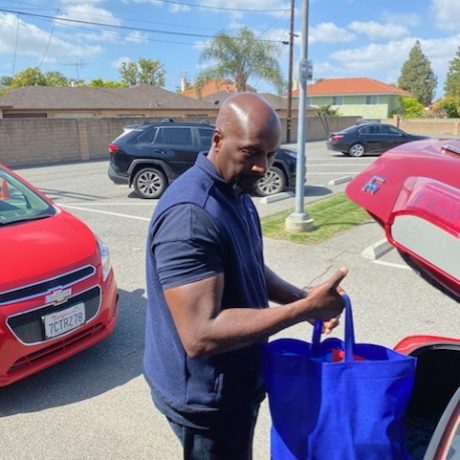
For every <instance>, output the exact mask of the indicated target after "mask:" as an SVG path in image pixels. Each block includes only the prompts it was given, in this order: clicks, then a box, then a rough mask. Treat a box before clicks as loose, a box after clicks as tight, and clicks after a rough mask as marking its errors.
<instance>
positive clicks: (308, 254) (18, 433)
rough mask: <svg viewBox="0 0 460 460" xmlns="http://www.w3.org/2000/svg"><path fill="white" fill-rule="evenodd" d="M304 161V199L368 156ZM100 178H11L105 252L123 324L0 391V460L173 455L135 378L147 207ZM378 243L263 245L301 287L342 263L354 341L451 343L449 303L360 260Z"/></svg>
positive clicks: (263, 421) (454, 327)
mask: <svg viewBox="0 0 460 460" xmlns="http://www.w3.org/2000/svg"><path fill="white" fill-rule="evenodd" d="M307 154H308V162H307V171H308V172H307V178H308V186H307V188H306V191H307V192H308V193H307V194H309V195H308V199H311V198H312V197H314V196H318V195H324V194H328V193H331V192H333V191H334V189H333V187H331V186H330V185H328V184H329V181H330V180H331V179H334V178H338V177H341V176H344V175H350V174H351V175H354V174H356V173H357V172H359V171H360V170H361V169H362V168H363V167H364V166H365V165H366V164H368V163H369V162H371V161H373V159H374V158H367V157H365V158H360V159H354V158H347V157H342V156H338V155H337V156H336V155H333V154H331V153H329V152H327V151H326V150H325V148H324V143H322V142H321V143H320V142H316V143H309V144H307ZM106 170H107V162H105V161H99V162H91V163H78V164H71V165H56V166H48V167H37V168H27V169H21V170H18V172H19V173H20V174H21V175H23V176H24V177H25V178H27V179H28V180H30V181H31V182H32V183H33V184H34V185H36V186H37V187H39V188H41V189H42V190H44V191H45V192H46V193H47V194H48V195H49V196H51V197H52V198H53V199H55V200H56V201H57V203H59V204H60V205H62V206H63V207H65V208H66V209H68V210H69V211H71V212H72V213H74V214H75V215H77V216H78V217H80V218H81V219H82V220H84V221H85V222H87V223H88V225H90V226H91V228H92V229H93V230H94V231H95V233H96V234H97V235H98V236H100V237H101V238H102V239H103V240H104V241H105V242H106V243H107V244H108V246H109V247H110V250H111V256H112V261H113V266H114V270H115V274H116V278H117V282H118V287H119V293H120V301H119V305H120V319H119V324H118V326H117V329H116V331H115V333H114V334H113V335H112V336H111V337H110V338H108V339H107V340H106V341H104V342H102V343H100V344H98V345H96V346H95V347H93V348H91V349H89V350H86V351H84V352H82V353H80V354H79V355H77V356H75V357H73V358H71V359H69V360H67V361H66V362H64V363H61V364H59V365H57V366H55V367H53V368H51V369H48V370H46V371H43V372H41V373H39V374H37V375H35V376H32V377H30V378H28V379H26V380H23V381H21V382H18V383H16V384H14V385H12V386H10V387H6V388H2V389H0V439H1V444H0V445H1V449H0V459H1V460H10V459H14V460H26V459H27V460H29V459H30V460H32V459H33V460H42V459H43V460H58V459H59V460H62V459H65V460H77V459H78V460H82V459H95V460H100V459H103V458H111V459H114V460H118V459H120V460H126V459H133V460H144V459H145V460H147V459H158V460H170V459H171V460H176V459H179V458H181V454H180V449H179V445H178V443H177V441H176V439H175V437H174V435H173V434H172V432H171V430H170V429H169V427H168V425H167V423H166V422H165V420H164V419H163V417H162V416H161V414H159V413H158V412H157V411H156V410H155V409H154V408H153V406H152V404H151V401H150V395H149V390H148V388H147V385H146V383H145V381H144V378H143V376H142V353H143V336H144V314H145V305H146V295H145V288H144V286H145V282H144V254H145V240H146V229H147V224H148V220H149V217H150V214H151V212H152V210H153V208H154V206H155V202H154V201H144V200H140V199H138V198H136V197H135V196H134V195H133V194H132V193H130V191H129V189H128V187H126V186H115V185H113V184H112V183H111V182H110V181H109V180H108V178H107V175H106ZM315 194H316V195H315ZM256 204H257V206H258V208H259V209H260V210H261V213H267V212H268V211H267V207H270V206H272V205H263V204H261V202H260V200H259V199H256ZM382 237H383V235H382V231H381V230H380V229H379V228H378V226H377V225H376V224H373V223H371V224H368V225H363V226H361V227H359V228H357V229H355V230H353V231H350V232H348V233H345V234H342V235H338V236H336V237H335V238H332V239H331V240H329V241H326V242H324V243H323V244H321V245H315V246H300V245H296V244H293V243H287V242H284V241H276V240H269V239H267V240H266V241H265V247H266V259H267V262H268V264H269V265H270V266H272V268H274V269H275V270H276V271H278V272H279V273H280V274H281V275H282V276H284V277H286V278H287V279H289V280H291V281H292V282H294V283H296V284H298V285H299V286H307V285H312V284H315V283H317V282H318V281H319V280H320V279H321V278H322V277H324V276H325V275H327V274H329V273H330V272H331V271H332V270H334V269H335V268H336V267H338V266H339V265H342V264H344V263H346V264H347V265H348V266H349V268H350V275H349V276H348V278H347V280H346V283H345V288H346V289H347V291H348V292H349V293H350V295H351V297H352V299H353V300H354V305H355V322H356V326H357V336H358V339H359V340H360V341H373V342H376V343H382V344H385V345H388V346H392V345H394V344H395V343H396V342H397V341H398V340H399V339H401V338H402V337H404V336H405V335H408V334H410V333H425V334H429V333H431V334H439V335H445V336H449V335H451V336H455V335H458V321H457V323H456V320H455V318H457V320H458V306H457V305H454V302H453V301H451V300H449V299H446V298H445V297H444V296H442V295H441V294H439V293H437V292H435V291H434V290H433V289H431V288H430V287H429V286H428V285H426V284H425V283H424V282H423V281H422V280H420V279H419V278H418V277H417V276H416V275H415V274H414V273H413V272H411V271H410V270H408V269H407V267H406V266H405V265H404V264H403V263H402V261H401V260H400V259H399V257H398V256H397V254H396V253H394V252H390V253H389V254H387V255H386V256H384V257H383V258H382V259H381V260H378V261H374V262H372V261H369V260H367V259H364V258H363V257H362V256H361V252H362V251H363V249H365V248H366V247H367V246H368V245H370V244H372V243H373V242H375V241H376V240H378V239H380V238H382ZM309 333H310V332H309V329H308V328H307V327H305V326H304V325H303V324H302V325H297V326H295V327H293V328H290V329H289V330H287V331H284V332H283V334H281V335H284V336H294V337H299V338H303V339H309ZM254 452H255V454H254V458H255V460H263V459H268V458H269V415H268V410H267V406H266V404H264V405H263V406H262V409H261V413H260V420H259V423H258V425H257V429H256V438H255V449H254Z"/></svg>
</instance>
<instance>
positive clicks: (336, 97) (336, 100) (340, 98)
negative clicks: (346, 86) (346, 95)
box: [332, 96, 343, 105]
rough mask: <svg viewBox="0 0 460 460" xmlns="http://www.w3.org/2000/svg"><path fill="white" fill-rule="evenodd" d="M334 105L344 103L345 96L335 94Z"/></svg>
mask: <svg viewBox="0 0 460 460" xmlns="http://www.w3.org/2000/svg"><path fill="white" fill-rule="evenodd" d="M332 105H343V96H333V97H332Z"/></svg>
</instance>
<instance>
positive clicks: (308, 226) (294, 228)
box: [285, 0, 315, 232]
mask: <svg viewBox="0 0 460 460" xmlns="http://www.w3.org/2000/svg"><path fill="white" fill-rule="evenodd" d="M308 1H309V0H304V3H303V12H302V38H301V40H302V46H301V54H302V56H301V59H300V62H299V79H300V84H299V118H298V130H297V133H298V134H297V171H296V176H297V179H296V190H295V212H294V213H292V214H291V215H290V216H289V217H288V218H287V219H286V223H285V228H286V230H287V231H289V232H307V231H310V230H312V229H313V228H314V226H315V224H314V222H313V219H312V218H311V217H310V216H309V215H308V214H307V213H305V209H304V192H305V190H304V187H305V177H306V161H305V160H306V158H305V157H306V151H305V142H306V116H305V115H306V110H305V107H306V102H307V81H308Z"/></svg>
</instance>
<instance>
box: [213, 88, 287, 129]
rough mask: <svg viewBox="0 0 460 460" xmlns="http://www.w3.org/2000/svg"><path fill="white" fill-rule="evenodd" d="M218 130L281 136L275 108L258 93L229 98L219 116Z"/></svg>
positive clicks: (237, 94) (236, 95)
mask: <svg viewBox="0 0 460 460" xmlns="http://www.w3.org/2000/svg"><path fill="white" fill-rule="evenodd" d="M216 128H217V129H219V130H221V132H222V133H226V132H227V133H228V132H229V131H231V132H232V133H233V134H236V135H245V134H247V133H250V132H251V133H252V132H254V130H255V131H256V132H260V131H266V132H267V133H270V134H271V135H275V136H280V135H281V124H280V120H279V118H278V115H277V114H276V112H275V111H274V109H273V107H272V106H271V105H270V104H269V103H268V102H267V101H266V100H265V99H264V98H263V97H261V96H259V95H258V94H256V93H247V92H246V93H236V94H234V95H232V96H230V97H229V98H227V99H226V100H225V101H224V102H223V104H222V106H221V108H220V110H219V113H218V115H217V119H216Z"/></svg>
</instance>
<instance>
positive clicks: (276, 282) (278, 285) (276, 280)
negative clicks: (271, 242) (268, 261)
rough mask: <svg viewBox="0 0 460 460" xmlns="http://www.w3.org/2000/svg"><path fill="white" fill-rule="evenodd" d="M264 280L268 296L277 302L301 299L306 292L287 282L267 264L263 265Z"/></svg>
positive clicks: (282, 302)
mask: <svg viewBox="0 0 460 460" xmlns="http://www.w3.org/2000/svg"><path fill="white" fill-rule="evenodd" d="M265 281H266V283H267V291H268V298H269V299H270V300H272V301H273V302H276V303H279V304H286V303H290V302H294V301H296V300H299V299H303V298H304V297H306V296H307V292H306V291H304V290H303V289H299V288H298V287H296V286H294V285H292V284H291V283H288V282H287V281H285V280H284V279H283V278H281V277H280V276H279V275H277V274H276V273H275V272H274V271H273V270H271V269H270V268H269V267H268V266H267V265H265Z"/></svg>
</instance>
